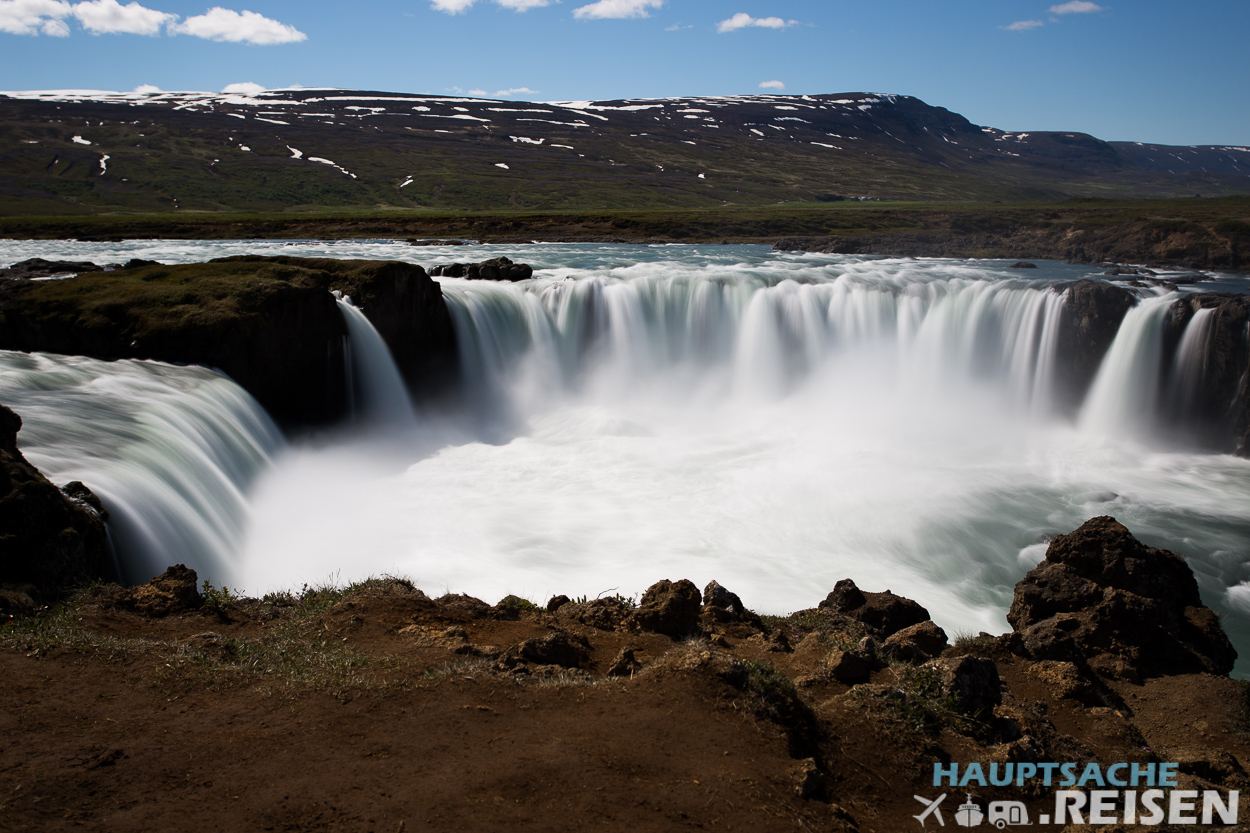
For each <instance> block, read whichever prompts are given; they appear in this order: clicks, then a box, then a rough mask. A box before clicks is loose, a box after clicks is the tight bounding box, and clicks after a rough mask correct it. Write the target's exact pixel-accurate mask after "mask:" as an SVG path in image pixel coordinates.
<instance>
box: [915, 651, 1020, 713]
mask: <svg viewBox="0 0 1250 833" xmlns="http://www.w3.org/2000/svg"><path fill="white" fill-rule="evenodd" d="M924 667H925V668H932V669H933V670H934V671H936V672H937V673H938V674H939V675H940V677H939V680H940V683H941V686H942V688H943V689H944V690H945V691H946V692H947V694H948V695H953V696H955V697H956V698H958V702H959V708H960V709H961V710H962V711H964V712H966V713H967V714H970V715H992V714H993V712H994V707H995V706H997V705H999V704H1000V703H1002V702H1003V685H1002V681H1001V680H1000V679H999V677H998V666H996V665H995V664H994V662H993V661H992V660H988V659H985V658H984V657H955V658H952V659H935V660H931V661H930V662H928V663H926V664H925V665H924Z"/></svg>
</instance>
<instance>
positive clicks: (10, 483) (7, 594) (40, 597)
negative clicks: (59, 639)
mask: <svg viewBox="0 0 1250 833" xmlns="http://www.w3.org/2000/svg"><path fill="white" fill-rule="evenodd" d="M21 427H22V420H21V417H19V416H18V415H17V414H15V413H13V411H11V410H9V409H8V408H6V407H4V406H3V405H0V616H2V615H3V614H8V613H12V612H22V611H27V609H29V608H30V607H32V606H33V605H34V604H35V603H36V602H39V603H48V602H51V601H54V600H55V599H56V598H57V597H59V596H60V595H61V594H62V593H63V592H65V591H66V590H69V589H71V588H73V587H76V586H78V585H80V584H82V583H83V582H86V581H89V580H92V579H96V580H99V579H107V578H111V577H113V575H114V571H113V558H112V551H111V549H110V548H109V542H108V532H107V531H106V529H105V526H104V522H105V519H106V518H107V517H108V513H107V512H106V511H105V510H104V508H103V507H102V506H101V505H100V502H99V500H98V499H97V498H96V496H95V495H93V494H92V493H91V491H90V490H89V489H88V488H87V487H86V486H84V485H83V484H81V483H77V482H75V483H70V484H68V485H66V486H64V487H62V488H57V487H56V486H54V485H53V484H52V483H50V482H49V481H48V479H47V478H46V477H44V476H43V475H42V474H40V473H39V470H38V469H36V468H35V467H34V466H32V465H31V464H30V463H29V462H28V461H27V460H26V458H25V457H24V456H22V452H21V451H19V450H18V448H17V433H18V431H19V430H21ZM27 612H29V611H27Z"/></svg>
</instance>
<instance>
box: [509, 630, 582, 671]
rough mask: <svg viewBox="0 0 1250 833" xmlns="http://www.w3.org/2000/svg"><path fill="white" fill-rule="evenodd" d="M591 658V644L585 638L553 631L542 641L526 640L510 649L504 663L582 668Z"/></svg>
mask: <svg viewBox="0 0 1250 833" xmlns="http://www.w3.org/2000/svg"><path fill="white" fill-rule="evenodd" d="M589 657H590V643H589V642H587V641H586V638H585V637H583V636H577V635H574V634H569V633H567V632H566V631H552V632H551V633H549V634H547V635H546V636H544V637H542V638H540V639H526V640H525V641H524V642H521V643H519V644H517V645H514V646H513V647H511V648H509V649H508V650H507V651H505V652H504V656H503V663H504V664H505V665H507V666H515V665H518V664H520V663H523V662H528V663H533V664H534V665H558V666H560V667H561V668H580V667H581V666H582V664H583V663H584V662H586V660H587V659H589Z"/></svg>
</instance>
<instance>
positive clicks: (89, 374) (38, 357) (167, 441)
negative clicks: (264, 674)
mask: <svg viewBox="0 0 1250 833" xmlns="http://www.w3.org/2000/svg"><path fill="white" fill-rule="evenodd" d="M0 401H3V402H4V403H5V404H6V405H8V406H9V407H11V408H12V409H13V410H15V411H17V413H18V414H19V415H20V416H21V417H22V420H23V427H22V430H21V432H20V433H19V434H18V443H19V445H20V446H21V448H22V452H23V453H24V454H25V455H26V457H27V458H28V459H29V460H30V461H31V463H33V464H34V465H35V466H37V467H38V468H39V469H40V470H41V471H42V472H43V473H44V474H45V475H46V476H47V477H48V478H50V479H51V480H53V481H54V482H56V483H65V482H67V481H70V480H81V481H83V482H84V483H85V484H87V486H88V487H89V488H90V489H91V490H92V491H94V492H95V493H96V494H98V495H99V496H100V499H101V500H102V501H103V503H104V505H105V506H106V507H107V508H108V510H109V513H110V515H111V518H110V521H109V531H110V535H111V536H112V538H113V544H114V548H115V549H116V551H117V553H118V561H119V566H120V569H121V572H122V576H123V578H124V579H125V580H126V581H129V582H141V581H146V580H147V579H149V578H151V577H152V576H153V575H155V574H157V573H160V572H161V571H163V570H164V569H165V568H166V567H168V566H169V565H171V564H175V563H179V562H181V563H184V564H186V565H187V566H189V567H192V568H193V569H195V570H197V571H199V572H200V574H201V576H203V577H204V578H209V579H212V580H213V581H215V582H217V583H223V582H225V581H231V580H233V579H232V577H233V575H234V573H235V569H236V568H237V566H238V564H237V559H238V553H239V551H240V548H241V542H242V540H243V536H244V531H245V528H246V525H247V521H248V499H247V492H248V489H249V487H250V485H251V484H252V482H253V481H254V480H255V478H256V477H257V476H258V475H259V474H260V473H261V472H262V471H263V470H265V469H266V468H267V467H268V466H269V464H270V462H271V460H272V459H273V457H274V455H275V454H277V453H278V452H280V451H281V450H282V448H283V447H284V445H285V443H284V440H283V439H282V435H281V433H280V432H279V431H278V429H277V427H276V426H275V425H274V424H273V422H272V421H271V420H270V419H269V417H268V415H267V414H266V413H265V412H264V410H263V409H262V408H261V407H260V405H259V404H258V403H257V402H256V401H255V400H254V399H253V398H252V397H251V396H249V395H248V394H247V393H246V392H245V391H244V390H243V389H242V388H240V387H239V386H238V385H236V384H235V383H234V382H232V381H231V380H230V379H229V378H227V377H225V376H224V375H222V374H221V373H219V372H217V371H214V370H209V369H207V368H201V367H175V366H172V365H166V364H161V363H158V362H149V361H115V362H103V361H98V360H95V359H88V358H83V357H78V356H53V355H44V354H25V353H12V352H8V351H0Z"/></svg>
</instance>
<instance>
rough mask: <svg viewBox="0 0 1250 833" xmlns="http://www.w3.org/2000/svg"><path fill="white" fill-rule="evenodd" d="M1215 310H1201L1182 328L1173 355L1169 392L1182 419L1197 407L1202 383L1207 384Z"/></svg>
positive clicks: (1173, 405)
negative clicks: (1209, 349)
mask: <svg viewBox="0 0 1250 833" xmlns="http://www.w3.org/2000/svg"><path fill="white" fill-rule="evenodd" d="M1214 315H1215V310H1214V309H1210V308H1207V309H1200V310H1198V311H1197V312H1195V313H1194V315H1193V318H1191V319H1189V323H1188V324H1187V325H1186V326H1185V332H1184V334H1183V335H1182V336H1181V341H1180V344H1178V345H1177V347H1176V356H1175V358H1174V359H1173V361H1172V382H1171V385H1170V389H1169V394H1170V399H1171V404H1172V409H1173V411H1174V413H1175V414H1176V415H1177V416H1178V417H1180V418H1181V419H1182V420H1185V419H1186V418H1187V417H1192V416H1193V415H1194V414H1195V412H1196V411H1197V410H1198V407H1199V404H1200V403H1199V400H1200V398H1201V396H1202V389H1203V383H1204V382H1205V381H1206V371H1207V348H1208V344H1207V342H1208V341H1209V338H1210V334H1211V320H1212V317H1213V316H1214Z"/></svg>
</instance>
